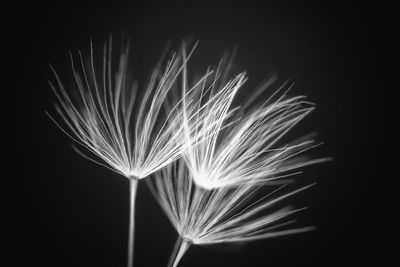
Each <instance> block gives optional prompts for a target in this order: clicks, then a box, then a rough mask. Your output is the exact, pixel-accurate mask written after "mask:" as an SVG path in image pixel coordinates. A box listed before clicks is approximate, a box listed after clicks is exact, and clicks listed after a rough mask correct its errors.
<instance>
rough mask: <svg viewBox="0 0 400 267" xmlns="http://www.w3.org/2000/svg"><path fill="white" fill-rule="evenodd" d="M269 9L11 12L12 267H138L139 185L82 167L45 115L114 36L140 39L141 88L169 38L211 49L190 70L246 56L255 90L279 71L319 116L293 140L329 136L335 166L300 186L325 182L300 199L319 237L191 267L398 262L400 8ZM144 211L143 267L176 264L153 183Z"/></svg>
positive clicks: (234, 251) (116, 7)
mask: <svg viewBox="0 0 400 267" xmlns="http://www.w3.org/2000/svg"><path fill="white" fill-rule="evenodd" d="M266 2H267V3H264V4H263V5H261V4H259V5H255V4H254V5H250V3H249V4H248V5H247V2H240V3H237V4H234V3H230V4H229V3H227V4H226V5H219V6H217V5H216V4H215V3H214V4H212V3H210V4H206V3H203V2H193V3H191V4H189V3H185V4H181V5H177V4H171V3H164V4H156V3H153V2H151V1H147V2H146V3H144V4H143V3H142V4H138V3H135V2H134V1H129V2H128V3H118V2H117V1H110V3H108V4H100V3H97V2H96V3H93V4H89V3H80V4H79V5H72V4H71V3H68V2H65V3H58V4H53V5H37V4H35V5H30V6H29V5H28V6H26V5H25V6H20V7H15V8H11V9H7V10H4V12H7V13H9V14H8V15H9V18H7V24H6V25H8V26H7V27H6V28H7V29H6V32H5V33H3V37H5V39H4V40H5V41H4V42H5V43H7V44H8V45H9V48H7V49H6V50H4V52H5V55H4V56H5V57H6V58H7V59H10V62H9V63H7V64H8V65H7V66H8V70H10V71H11V73H10V74H8V75H6V77H5V78H4V80H3V85H4V86H5V87H6V88H5V90H4V92H5V93H6V97H4V98H3V107H6V112H5V113H4V115H3V117H4V118H6V121H7V124H9V125H8V127H7V128H6V129H4V130H3V131H4V132H7V133H8V134H9V138H7V139H6V140H5V143H6V147H7V148H9V149H10V152H9V153H8V154H7V158H8V160H9V163H8V164H7V166H6V170H7V172H6V175H5V176H4V177H3V181H6V183H5V185H4V187H3V191H4V194H3V195H4V196H5V197H6V198H5V199H6V200H5V202H4V204H5V206H6V216H5V217H4V219H3V220H4V221H5V222H6V224H7V226H6V228H5V230H6V239H5V241H3V242H6V247H7V250H6V252H7V257H6V259H7V260H11V261H12V262H11V263H10V264H7V265H6V266H125V262H126V244H127V227H128V181H127V180H126V179H124V178H122V177H121V176H119V175H117V174H115V173H112V172H110V171H108V170H106V169H105V168H102V167H100V166H97V165H94V164H92V163H91V162H88V161H87V160H85V159H83V158H82V157H79V156H78V155H77V154H76V153H75V152H74V151H73V150H72V149H71V141H70V140H69V139H68V138H67V137H66V136H65V135H63V134H62V133H61V132H60V131H59V129H57V127H56V126H55V125H54V124H53V123H52V122H51V121H50V120H49V119H48V117H47V116H46V115H45V113H44V111H45V110H48V111H50V112H54V110H53V108H52V103H53V101H54V100H55V97H54V96H53V94H52V92H51V90H50V88H49V86H48V84H47V80H48V79H51V78H52V75H51V72H50V70H49V67H48V63H49V62H50V63H51V64H52V65H54V66H55V67H56V68H57V70H58V71H59V72H60V73H68V71H70V65H69V56H68V51H69V50H71V51H75V52H76V51H77V50H79V49H81V50H83V51H88V47H89V40H90V38H92V39H93V42H94V44H95V45H96V44H98V45H100V44H102V42H104V41H105V40H107V38H108V36H109V34H110V33H112V34H113V36H114V37H116V39H118V38H120V37H121V36H126V37H129V38H130V39H131V42H132V45H133V54H134V58H135V62H134V66H135V68H136V71H137V75H138V76H139V78H146V77H147V76H146V75H147V74H148V72H149V70H150V69H151V68H152V67H153V66H154V65H155V64H156V63H157V60H158V58H159V56H160V55H161V53H162V51H163V49H164V47H165V45H166V43H167V42H168V41H171V42H172V44H173V46H174V45H176V44H179V41H180V40H181V38H188V37H190V38H193V39H194V40H200V43H199V47H198V49H197V51H196V55H195V57H194V58H193V63H191V64H192V65H191V66H192V67H193V68H194V69H196V67H197V65H199V66H200V70H204V68H205V67H207V65H206V64H215V63H216V62H217V61H218V59H219V57H220V56H221V55H222V53H223V52H224V50H225V49H226V48H233V47H234V46H235V45H237V46H238V48H239V50H238V56H237V64H238V69H239V70H247V71H248V75H249V78H250V80H249V82H248V84H247V85H246V86H245V88H244V89H243V90H250V89H251V88H252V87H254V86H255V85H256V84H257V83H258V82H260V81H261V80H263V79H264V78H265V76H266V74H268V73H270V72H271V71H273V72H277V73H278V74H279V77H280V78H281V79H282V81H283V80H285V79H290V80H292V81H295V82H296V86H295V88H294V89H293V90H292V94H305V95H307V96H308V97H309V99H310V100H311V101H313V102H315V103H316V104H317V110H316V111H315V112H314V113H312V115H310V117H309V118H307V119H306V120H305V121H304V123H302V124H301V125H300V126H299V127H298V128H296V129H297V130H298V132H296V131H294V132H296V133H299V134H303V133H306V132H308V131H318V132H319V139H321V140H323V141H324V145H323V146H322V147H320V148H318V149H317V151H318V152H316V153H317V154H318V155H322V156H333V157H334V158H335V160H334V161H332V162H330V163H326V164H321V165H318V166H315V167H312V168H307V169H306V171H305V173H304V175H302V176H301V177H299V179H305V181H307V182H310V181H317V182H318V184H317V186H315V187H314V188H313V189H311V190H309V191H307V192H305V193H304V194H302V197H301V204H305V205H307V206H309V207H310V209H309V210H308V211H307V212H306V214H305V215H304V216H302V217H304V218H303V220H302V223H303V224H305V225H316V226H317V227H318V229H317V230H316V231H314V232H310V233H306V234H301V235H296V236H288V237H282V238H276V239H270V240H263V241H257V242H253V243H248V244H246V245H243V246H217V247H212V248H208V247H193V248H191V249H190V250H189V252H188V253H187V254H186V255H185V257H184V258H183V260H182V262H181V264H180V266H306V265H307V266H334V265H335V266H336V265H340V266H355V265H358V264H364V263H375V264H382V261H384V260H385V259H386V258H387V255H389V254H390V253H391V252H390V251H389V250H386V248H384V244H385V243H384V242H383V240H381V241H380V238H379V237H380V236H381V235H383V229H384V228H385V225H387V223H386V222H387V220H388V219H387V215H386V213H385V212H384V211H383V209H382V204H381V201H380V200H381V199H382V197H383V196H384V195H385V194H384V193H383V192H382V191H385V190H386V189H385V188H386V187H387V185H388V184H391V182H390V179H393V177H390V176H386V175H384V174H383V172H382V168H383V167H384V165H383V164H382V162H383V161H382V155H383V152H384V151H383V147H385V145H384V142H385V139H384V138H382V137H380V133H382V132H383V131H384V130H385V129H386V128H388V124H387V122H388V121H389V118H388V116H386V115H385V113H383V112H382V111H383V109H384V108H385V106H387V105H388V104H386V103H388V101H387V100H388V99H389V97H390V95H389V94H390V91H389V89H390V87H389V86H388V84H387V80H388V77H389V74H388V72H387V69H388V68H389V67H388V64H387V63H386V59H387V58H388V57H389V56H391V54H389V47H388V43H389V40H388V37H387V33H391V30H392V26H393V21H392V20H393V19H392V17H391V16H390V15H389V10H390V8H389V7H385V6H383V5H382V6H381V7H379V8H378V7H376V6H372V5H371V6H368V5H365V4H364V3H362V2H360V3H353V4H347V3H338V2H336V1H333V2H332V3H331V4H323V5H321V4H318V2H316V3H304V2H303V1H298V2H301V3H297V4H293V3H287V2H279V4H277V3H271V2H269V1H266ZM4 104H5V105H4ZM386 140H387V139H386ZM8 182H10V183H9V184H8ZM136 213H137V225H136V231H137V233H136V248H135V263H136V264H135V266H138V267H139V266H166V264H167V261H168V257H169V254H170V252H171V250H172V247H173V244H174V239H175V237H176V234H175V232H174V230H173V228H172V226H171V225H170V223H169V222H168V220H167V219H166V217H165V216H164V215H163V213H162V211H161V210H160V208H159V207H158V205H157V204H156V203H155V201H154V199H153V198H152V196H151V195H150V193H149V192H148V190H147V187H146V185H145V183H142V184H140V186H139V195H138V206H137V210H136ZM6 259H5V260H6Z"/></svg>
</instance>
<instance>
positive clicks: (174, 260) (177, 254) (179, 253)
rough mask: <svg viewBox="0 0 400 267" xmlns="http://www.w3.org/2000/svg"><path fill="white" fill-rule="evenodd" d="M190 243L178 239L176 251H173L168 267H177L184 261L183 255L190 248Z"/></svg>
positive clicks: (180, 238)
mask: <svg viewBox="0 0 400 267" xmlns="http://www.w3.org/2000/svg"><path fill="white" fill-rule="evenodd" d="M190 244H191V243H190V242H189V241H187V240H186V239H184V238H182V237H180V236H179V237H178V239H177V240H176V242H175V246H174V250H173V251H172V254H171V257H170V258H169V263H168V267H176V266H178V263H179V262H180V260H181V259H182V257H183V255H184V254H185V253H186V251H187V250H188V249H189V247H190Z"/></svg>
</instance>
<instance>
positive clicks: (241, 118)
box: [184, 74, 325, 189]
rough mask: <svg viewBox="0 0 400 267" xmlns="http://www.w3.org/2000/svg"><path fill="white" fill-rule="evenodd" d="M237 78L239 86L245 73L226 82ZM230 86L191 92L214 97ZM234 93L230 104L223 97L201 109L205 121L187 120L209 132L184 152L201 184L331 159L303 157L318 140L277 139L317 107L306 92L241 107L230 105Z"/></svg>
mask: <svg viewBox="0 0 400 267" xmlns="http://www.w3.org/2000/svg"><path fill="white" fill-rule="evenodd" d="M242 75H243V74H242ZM235 81H237V82H236V84H235V87H234V88H235V90H237V89H238V88H239V87H240V86H242V84H243V81H244V78H243V76H241V75H239V76H237V77H236V78H235V79H233V80H232V81H231V82H230V83H228V84H227V85H225V87H226V86H228V85H231V84H232V82H235ZM225 87H222V89H220V88H217V89H213V90H212V91H211V93H210V94H209V95H208V96H205V95H204V94H197V95H191V99H192V101H193V99H196V101H195V102H204V101H206V100H204V98H207V97H208V98H209V99H213V97H214V96H218V94H220V93H221V92H224V90H225ZM263 89H265V88H263ZM281 89H282V88H281ZM234 96H235V94H232V95H230V96H229V97H230V98H229V99H228V100H226V101H225V102H224V104H225V105H221V104H220V103H218V107H217V108H215V111H214V110H213V111H211V110H208V108H207V107H206V108H205V109H203V110H200V111H198V110H196V113H200V114H201V116H200V117H201V122H196V123H195V125H194V124H193V122H186V123H185V126H186V128H188V129H192V128H196V130H195V131H191V132H195V133H198V132H203V133H205V134H206V135H207V138H204V141H202V142H201V143H198V145H195V146H190V147H188V149H186V150H185V151H184V158H185V160H186V162H187V164H188V167H189V170H190V171H191V175H192V176H193V179H194V181H195V183H196V184H197V185H199V186H201V187H203V188H205V189H214V188H219V187H224V186H235V185H239V184H243V183H254V182H260V183H264V182H266V181H272V180H276V179H278V178H281V177H286V176H288V175H291V174H293V173H290V172H291V171H293V170H295V169H298V168H300V167H303V166H306V165H310V164H314V163H317V162H321V161H324V160H325V159H318V160H306V159H300V158H298V157H297V156H298V155H299V154H302V153H303V152H304V151H306V150H308V149H310V148H312V147H314V146H316V144H315V142H314V141H313V140H303V139H298V140H295V141H293V142H291V143H290V144H286V145H283V146H277V145H276V144H277V142H278V141H280V139H281V138H282V137H283V136H284V135H285V134H286V133H287V132H288V131H289V130H290V129H292V128H293V127H294V126H295V125H296V124H297V123H298V122H299V121H301V120H302V119H303V118H304V117H305V116H306V115H307V114H309V113H310V112H311V111H312V110H313V109H314V107H313V105H312V103H309V102H307V101H305V100H304V97H302V96H297V97H291V98H288V97H287V96H286V95H285V94H282V95H281V96H280V97H278V99H275V100H271V99H272V97H271V98H270V99H269V100H267V101H266V102H265V103H264V104H262V105H259V106H258V107H256V108H253V109H252V110H248V111H244V112H237V110H238V109H239V108H240V107H238V108H236V109H230V105H231V103H232V98H233V97H234ZM245 105H248V103H246V104H245ZM186 109H187V110H189V112H188V113H190V112H194V110H195V108H192V107H186ZM216 120H218V122H216ZM209 125H213V128H212V129H210V130H209V131H204V130H203V128H210V127H209ZM187 132H190V130H188V131H187ZM186 140H187V142H191V136H190V135H186Z"/></svg>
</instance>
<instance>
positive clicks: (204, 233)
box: [148, 160, 313, 267]
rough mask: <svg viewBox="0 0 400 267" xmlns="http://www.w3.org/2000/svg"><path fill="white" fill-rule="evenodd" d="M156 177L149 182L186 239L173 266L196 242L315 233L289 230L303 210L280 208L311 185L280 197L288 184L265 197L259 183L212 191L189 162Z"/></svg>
mask: <svg viewBox="0 0 400 267" xmlns="http://www.w3.org/2000/svg"><path fill="white" fill-rule="evenodd" d="M156 176H157V177H156V179H154V180H151V181H148V182H149V185H150V188H151V189H152V191H153V193H154V195H155V196H156V198H157V200H158V202H159V203H160V205H161V207H162V208H163V210H164V211H165V213H166V215H167V216H168V218H169V220H170V221H171V223H172V224H173V226H174V228H175V229H176V231H177V232H178V234H179V236H180V237H179V238H178V241H177V245H176V247H175V251H174V253H173V255H172V257H171V261H170V265H169V266H174V267H175V266H177V264H178V262H179V261H180V259H181V257H182V256H183V254H184V253H185V251H186V250H187V249H188V248H189V246H190V245H191V244H194V245H208V244H217V243H226V242H245V241H252V240H258V239H264V238H270V237H275V236H280V235H287V234H293V233H300V232H304V231H309V230H311V229H313V228H312V227H304V228H296V229H287V228H285V226H287V225H289V224H291V223H293V222H294V220H287V218H288V217H289V216H290V215H292V214H294V213H296V212H298V211H300V210H303V209H291V208H290V207H285V208H280V209H277V208H275V205H276V204H277V203H279V202H280V201H282V200H284V199H286V198H288V197H289V196H291V195H293V194H296V193H298V192H300V191H302V190H305V189H306V188H308V187H310V186H311V185H309V186H306V187H302V188H300V189H297V190H295V191H291V192H289V193H286V194H281V195H279V191H280V190H282V189H283V188H284V187H285V185H282V186H280V187H279V188H277V189H275V190H273V191H272V190H271V192H270V193H269V194H268V195H264V196H262V197H259V196H257V192H258V190H259V188H260V186H261V185H257V186H256V185H255V184H254V183H243V184H240V185H237V186H231V187H218V188H215V189H211V190H207V189H204V188H202V187H200V186H197V185H196V184H195V183H194V182H193V176H192V175H191V173H190V171H189V170H188V169H187V168H186V166H185V163H184V162H183V160H179V161H177V162H176V163H174V164H171V165H169V166H168V167H166V168H164V169H163V170H162V171H160V172H159V173H157V174H156ZM268 188H271V187H268ZM274 208H275V209H274Z"/></svg>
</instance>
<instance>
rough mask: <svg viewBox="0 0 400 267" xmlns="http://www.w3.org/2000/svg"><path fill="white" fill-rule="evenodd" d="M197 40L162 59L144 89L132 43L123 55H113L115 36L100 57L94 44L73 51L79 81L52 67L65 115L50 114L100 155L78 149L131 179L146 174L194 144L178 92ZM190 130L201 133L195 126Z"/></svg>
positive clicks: (60, 109)
mask: <svg viewBox="0 0 400 267" xmlns="http://www.w3.org/2000/svg"><path fill="white" fill-rule="evenodd" d="M195 46H196V45H194V46H193V48H192V50H190V52H189V53H188V54H187V55H186V54H185V56H182V55H180V54H173V55H172V56H171V58H170V60H169V61H167V62H166V63H164V62H160V63H159V64H158V66H157V67H156V68H154V70H153V71H152V72H151V75H150V79H149V82H148V83H147V85H146V86H145V88H142V89H143V90H142V91H141V92H143V93H138V92H139V88H138V83H137V82H136V81H135V80H134V79H133V78H132V73H131V69H132V67H131V64H130V61H129V47H128V46H126V47H124V48H123V49H122V50H121V52H120V54H119V55H118V56H119V59H118V60H114V54H115V53H114V52H113V49H112V41H111V39H110V41H109V42H108V43H107V44H105V45H104V49H103V53H102V56H100V57H98V56H97V54H95V52H94V49H93V47H92V44H91V47H90V53H89V57H88V58H87V57H85V56H84V55H83V54H82V53H79V56H78V57H77V58H76V57H74V56H73V55H72V53H71V65H72V73H73V77H74V86H71V87H69V88H66V87H65V86H64V84H63V83H62V81H61V78H60V76H59V75H58V73H57V72H56V71H55V69H54V68H52V70H53V72H54V75H55V83H54V82H50V86H51V87H52V89H53V91H54V93H55V95H56V97H57V100H58V102H57V104H56V105H55V107H56V111H57V113H58V114H59V115H60V118H61V120H60V119H53V116H51V118H52V119H53V121H54V122H56V124H57V125H58V126H59V127H60V128H61V129H62V130H63V131H64V132H65V133H66V134H67V135H68V136H69V137H70V138H71V139H73V140H74V141H75V142H76V143H78V144H80V145H81V147H83V148H85V149H86V150H87V151H89V152H91V153H92V155H96V156H97V158H98V159H100V160H98V159H97V158H92V157H91V156H88V155H86V154H85V153H83V152H81V151H79V152H80V154H82V155H83V156H84V157H86V158H88V159H90V160H92V161H94V162H96V163H98V164H100V165H103V166H106V167H107V168H109V169H111V170H113V171H115V172H117V173H120V174H122V175H123V176H125V177H127V178H129V179H142V178H144V177H147V176H149V175H150V174H152V173H154V172H156V171H157V170H159V169H161V168H163V167H165V166H166V165H168V164H170V163H171V162H173V161H175V160H176V159H177V158H179V157H181V155H182V151H183V150H184V149H185V147H186V146H190V145H191V144H190V142H189V143H188V142H186V141H185V140H184V138H182V132H183V127H182V123H181V121H180V120H181V119H180V117H181V116H182V108H181V105H180V104H179V103H180V101H181V100H180V99H179V98H175V97H173V95H174V94H175V93H174V91H177V90H179V88H180V84H178V80H179V78H178V77H179V76H180V75H182V72H183V71H184V69H185V68H186V61H187V60H189V58H190V55H191V53H192V52H193V50H194V48H195ZM73 89H75V90H73ZM185 90H186V91H189V90H190V89H186V88H185ZM72 96H74V97H72ZM192 115H196V114H195V112H194V113H193V114H192ZM196 116H197V115H196ZM197 117H200V116H197ZM58 121H61V122H63V124H61V123H59V122H58ZM189 133H190V134H191V135H192V137H193V136H196V133H194V132H193V130H192V131H189ZM200 133H201V132H199V134H200ZM199 136H200V135H199ZM192 140H193V141H197V138H196V137H194V138H192Z"/></svg>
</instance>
